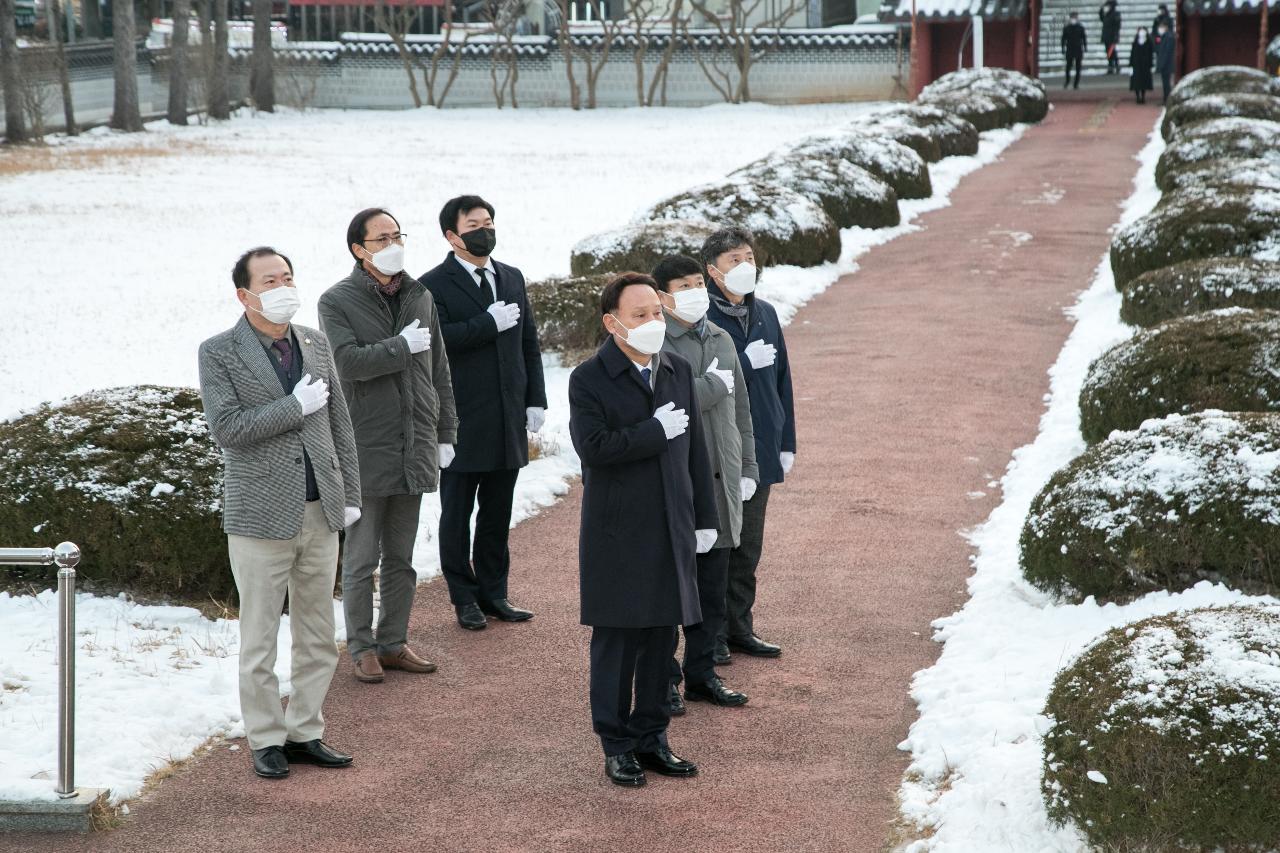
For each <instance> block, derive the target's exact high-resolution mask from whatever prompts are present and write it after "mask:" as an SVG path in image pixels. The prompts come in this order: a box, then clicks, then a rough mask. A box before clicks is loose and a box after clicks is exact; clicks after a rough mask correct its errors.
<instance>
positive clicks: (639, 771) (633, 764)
mask: <svg viewBox="0 0 1280 853" xmlns="http://www.w3.org/2000/svg"><path fill="white" fill-rule="evenodd" d="M604 775H606V776H608V777H609V781H610V782H612V783H613V784H615V785H621V786H622V787H624V788H639V787H640V786H641V785H643V784H644V768H643V767H641V766H640V762H639V761H637V760H636V755H635V753H634V752H624V753H623V754H622V755H606V756H605V758H604Z"/></svg>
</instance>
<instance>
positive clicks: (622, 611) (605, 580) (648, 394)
mask: <svg viewBox="0 0 1280 853" xmlns="http://www.w3.org/2000/svg"><path fill="white" fill-rule="evenodd" d="M669 402H670V403H674V404H675V407H676V408H677V409H684V410H685V413H686V414H688V416H689V428H688V430H687V431H686V432H685V433H684V434H683V435H680V436H677V437H676V438H673V439H671V440H668V439H667V436H666V433H665V432H664V431H663V429H662V424H660V423H658V421H657V420H656V419H655V418H654V417H653V413H654V411H655V410H656V409H657V408H658V407H660V406H662V405H664V404H666V403H669ZM569 431H570V434H571V435H572V436H573V446H574V449H575V450H577V452H578V457H579V458H580V459H581V460H582V530H581V532H580V534H579V538H578V570H579V574H580V578H581V593H582V624H584V625H592V626H596V627H610V628H654V627H661V626H665V625H694V624H697V623H698V622H701V621H702V611H701V608H700V607H699V606H698V581H697V565H696V561H695V559H694V558H695V551H696V540H695V537H694V531H695V530H713V529H717V528H718V520H717V517H716V503H715V492H714V490H713V487H712V484H713V481H712V477H711V464H710V461H709V459H708V457H707V442H706V437H705V436H704V435H703V426H702V421H701V416H700V414H699V411H698V402H697V398H696V397H695V393H694V387H693V371H692V369H691V368H690V367H689V362H687V361H685V360H684V359H683V358H681V357H680V356H678V355H675V354H674V353H668V352H664V353H662V356H661V358H660V359H659V366H658V369H657V378H656V380H655V383H654V388H653V390H650V389H649V386H648V385H646V384H645V382H644V380H643V379H641V377H640V372H639V371H638V370H636V368H635V365H634V364H632V362H631V360H630V359H628V358H627V356H626V355H625V354H624V353H623V352H622V350H620V349H619V348H618V345H617V344H616V343H614V340H613V338H612V337H610V338H609V339H608V340H607V341H605V342H604V344H603V345H602V346H601V347H600V349H599V350H598V351H597V352H596V354H595V355H593V356H592V357H591V358H589V359H588V360H587V361H585V362H583V363H582V364H581V365H579V366H578V367H577V368H576V369H575V370H574V371H573V374H572V375H571V376H570V377H569Z"/></svg>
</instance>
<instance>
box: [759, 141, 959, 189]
mask: <svg viewBox="0 0 1280 853" xmlns="http://www.w3.org/2000/svg"><path fill="white" fill-rule="evenodd" d="M792 154H794V155H797V156H803V157H819V158H825V159H828V160H832V161H835V160H844V161H845V162H847V163H851V164H853V165H854V166H857V167H859V168H861V169H866V170H867V171H868V172H870V173H871V174H873V175H875V176H876V177H877V178H879V179H880V180H882V181H884V182H885V183H886V184H888V185H889V186H891V187H893V191H894V192H896V193H897V194H898V198H900V199H913V198H928V197H929V196H931V195H933V185H932V184H931V183H930V181H929V167H928V165H926V164H925V162H924V158H923V157H921V156H920V155H919V154H917V153H916V152H914V151H912V150H911V149H910V148H908V147H907V146H905V145H903V144H902V143H901V142H894V141H893V140H892V139H886V138H884V137H883V136H876V135H874V134H873V133H863V132H861V131H835V132H832V133H826V134H819V135H815V136H810V137H806V138H805V139H802V140H800V141H799V142H797V143H796V144H795V145H792V146H790V147H785V148H781V149H779V150H778V151H775V152H774V153H773V154H772V155H770V156H786V155H792Z"/></svg>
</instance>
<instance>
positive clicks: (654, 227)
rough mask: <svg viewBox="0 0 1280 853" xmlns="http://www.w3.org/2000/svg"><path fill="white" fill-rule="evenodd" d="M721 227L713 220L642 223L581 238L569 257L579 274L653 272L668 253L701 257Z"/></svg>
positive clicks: (576, 272) (572, 266)
mask: <svg viewBox="0 0 1280 853" xmlns="http://www.w3.org/2000/svg"><path fill="white" fill-rule="evenodd" d="M717 227H718V226H716V225H714V224H713V223H710V222H697V221H685V222H677V221H670V222H641V223H639V224H636V225H628V226H625V227H623V228H617V229H614V230H612V231H605V232H603V233H601V234H595V235H593V236H591V237H587V238H586V239H584V240H580V241H579V242H578V244H577V245H575V246H574V247H573V251H572V254H571V255H570V258H569V271H570V272H571V273H572V274H573V275H575V276H587V275H595V274H598V273H618V272H627V271H629V270H637V271H639V272H646V273H647V272H649V271H651V270H652V269H653V268H654V267H655V266H656V265H657V263H658V261H660V260H662V259H663V258H665V257H667V256H668V255H689V256H690V257H693V258H696V257H698V251H699V250H700V249H701V248H702V244H703V242H704V241H705V240H706V239H707V238H708V237H710V236H711V234H712V232H714V231H715V230H716V228H717Z"/></svg>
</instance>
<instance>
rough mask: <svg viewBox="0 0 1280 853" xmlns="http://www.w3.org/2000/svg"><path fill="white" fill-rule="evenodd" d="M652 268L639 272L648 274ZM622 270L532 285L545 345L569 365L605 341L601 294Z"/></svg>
mask: <svg viewBox="0 0 1280 853" xmlns="http://www.w3.org/2000/svg"><path fill="white" fill-rule="evenodd" d="M651 270H652V267H645V268H643V269H640V270H637V272H643V273H648V272H650V271H651ZM618 272H628V270H616V271H611V272H608V273H595V274H592V275H585V276H569V277H563V278H549V279H546V280H543V281H538V282H534V283H532V284H530V285H529V287H528V293H529V305H530V307H531V308H532V310H533V315H534V316H535V317H537V318H538V336H539V338H540V339H541V342H542V348H543V349H545V350H551V351H554V352H558V353H560V354H561V357H562V360H563V361H564V363H565V364H576V363H577V362H580V361H582V359H583V358H584V357H585V356H587V355H589V354H590V353H592V352H594V351H595V349H596V348H597V347H598V346H600V344H601V342H602V341H603V340H604V327H603V326H602V325H601V322H600V293H601V291H603V290H604V286H605V285H606V284H607V283H608V282H609V279H611V278H613V277H614V275H615V274H616V273H618Z"/></svg>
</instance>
